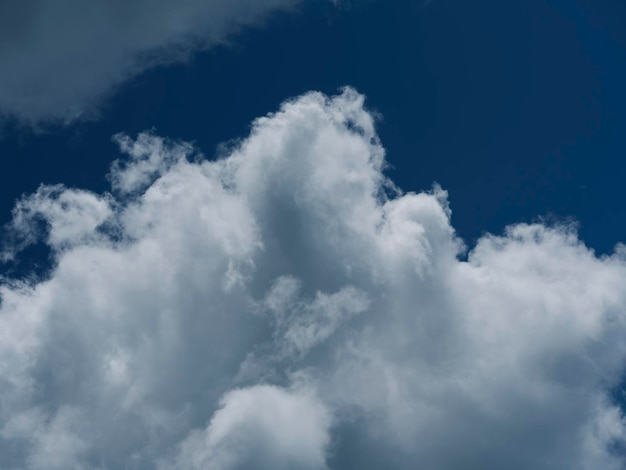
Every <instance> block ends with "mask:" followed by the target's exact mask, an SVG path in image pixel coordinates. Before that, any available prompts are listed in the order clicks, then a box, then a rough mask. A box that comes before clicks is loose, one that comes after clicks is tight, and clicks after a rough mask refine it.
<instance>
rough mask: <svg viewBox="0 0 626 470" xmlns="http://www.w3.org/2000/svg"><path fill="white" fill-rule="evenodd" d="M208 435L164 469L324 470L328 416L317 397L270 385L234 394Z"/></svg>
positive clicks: (196, 437) (191, 439)
mask: <svg viewBox="0 0 626 470" xmlns="http://www.w3.org/2000/svg"><path fill="white" fill-rule="evenodd" d="M221 404H222V408H221V409H220V410H218V411H217V412H216V413H215V415H214V417H213V419H212V420H211V423H210V424H209V426H208V427H207V429H206V430H205V431H201V432H200V431H194V432H193V433H192V434H191V435H190V436H188V437H187V438H186V439H185V440H184V441H183V442H182V444H181V445H180V451H179V454H178V455H177V459H176V461H175V463H174V464H173V465H172V464H170V465H165V466H164V467H163V468H176V469H203V468H212V469H215V470H225V469H233V468H258V469H268V470H269V469H272V470H274V469H276V470H279V469H289V468H302V469H323V468H326V464H325V462H326V455H325V454H326V448H327V446H328V444H329V440H330V438H329V433H328V431H329V428H330V420H331V418H330V414H329V412H328V411H327V410H326V408H325V407H324V405H323V404H322V403H320V402H319V401H318V400H317V399H316V398H315V397H314V396H311V395H309V394H307V393H306V392H303V391H295V392H290V391H287V390H283V389H281V388H278V387H273V386H270V385H257V386H255V387H251V388H246V389H239V390H233V391H231V392H229V393H228V394H227V395H226V396H225V397H224V398H223V399H222V402H221Z"/></svg>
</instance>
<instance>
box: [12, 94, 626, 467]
mask: <svg viewBox="0 0 626 470" xmlns="http://www.w3.org/2000/svg"><path fill="white" fill-rule="evenodd" d="M116 139H117V141H118V142H119V143H120V147H121V149H122V150H123V151H124V153H126V154H127V156H126V157H125V158H124V159H123V160H121V161H120V162H117V163H116V164H115V165H114V166H113V169H112V173H111V175H110V178H111V182H112V193H111V194H103V195H99V194H93V193H90V192H87V191H80V190H76V189H66V188H63V187H61V186H54V187H42V188H40V189H39V191H38V192H37V193H36V194H34V195H32V196H29V197H26V198H25V199H23V200H22V201H21V202H20V203H19V204H18V206H17V208H16V211H15V219H14V223H13V226H12V230H13V231H14V232H15V234H16V235H19V237H18V238H19V239H20V240H22V243H20V244H17V245H14V246H9V247H6V249H5V254H6V258H11V257H12V256H13V257H14V256H18V257H19V253H17V251H18V250H19V249H21V248H24V247H25V246H26V245H27V244H28V243H33V242H35V240H36V239H37V237H41V236H43V238H44V240H45V243H47V244H48V245H49V246H50V247H51V249H52V250H53V252H54V257H55V260H56V267H55V269H54V270H53V271H52V273H51V275H50V276H49V278H48V279H47V280H45V281H43V282H38V283H34V284H33V283H26V282H18V281H15V280H5V281H4V282H3V283H2V286H1V288H0V289H1V290H0V293H1V296H2V304H1V307H0V308H1V310H0V423H2V424H1V429H0V455H1V456H2V460H1V463H0V468H3V469H13V468H27V469H56V468H58V469H83V468H85V469H87V468H102V469H117V468H141V469H143V468H145V469H148V468H155V467H157V468H160V469H161V470H169V469H196V468H198V469H200V468H212V469H247V468H268V469H270V468H271V469H292V468H303V469H324V468H336V469H339V468H364V469H367V468H380V465H381V463H385V465H386V466H387V468H445V469H469V468H472V469H473V468H480V469H501V468H507V469H529V468H532V469H536V470H541V469H545V470H548V469H550V470H552V469H555V468H567V469H579V470H583V469H588V470H595V469H599V468H602V469H618V468H622V463H623V462H622V460H621V457H620V456H619V455H618V453H617V451H618V450H619V449H620V448H623V447H622V446H623V445H624V439H625V437H626V435H625V432H626V428H625V423H624V418H623V416H622V412H621V410H620V409H619V408H618V407H617V406H616V404H615V403H614V402H612V400H611V394H610V393H609V392H610V391H611V389H612V388H613V387H615V386H616V385H617V384H618V383H619V381H620V377H621V374H622V371H623V365H624V359H625V357H626V349H625V343H624V340H623V338H624V335H625V334H626V325H625V307H626V262H625V257H624V250H623V249H618V251H617V252H616V254H614V255H613V256H610V257H602V258H598V257H596V256H595V255H594V253H593V252H592V251H590V250H589V249H587V248H586V247H585V246H584V245H583V244H582V243H581V242H580V241H579V240H578V238H577V235H576V233H575V232H573V231H572V230H571V229H569V228H567V227H546V226H543V225H538V224H537V225H516V226H512V227H509V228H508V229H507V230H506V231H505V232H504V233H503V235H501V236H493V235H488V236H485V237H483V238H482V239H481V240H479V242H478V244H477V246H476V247H475V248H473V249H472V250H471V252H470V253H469V257H468V261H459V258H458V256H457V255H458V254H459V253H460V252H461V251H462V250H463V246H462V243H461V242H460V241H459V240H458V239H457V238H456V237H455V234H454V230H453V228H452V226H451V224H450V210H449V208H448V205H447V194H446V193H445V191H443V190H441V189H440V188H437V187H435V188H434V189H433V190H432V191H429V192H425V193H419V194H414V193H406V194H400V193H398V192H397V190H395V189H394V187H393V184H392V183H391V182H389V181H387V180H386V178H385V176H384V174H383V169H384V150H383V148H382V146H381V144H380V143H379V141H378V138H377V136H376V133H375V129H374V122H373V119H372V117H371V115H370V114H369V113H368V112H367V111H366V110H365V109H364V108H363V97H362V96H360V95H359V94H357V93H356V92H355V91H353V90H350V89H348V90H346V91H344V92H343V94H341V95H340V96H337V97H334V98H327V97H325V96H323V95H321V94H317V93H311V94H307V95H305V96H302V97H300V98H297V99H295V100H292V101H289V102H287V103H285V104H284V105H283V106H282V108H281V109H280V110H279V111H278V112H277V113H275V114H270V115H268V116H266V117H263V118H260V119H258V120H257V121H256V122H255V123H254V125H253V128H252V132H251V134H250V136H249V137H247V138H246V139H245V140H243V141H242V142H241V143H240V144H239V145H238V146H237V148H235V149H231V150H230V151H229V153H228V154H226V155H223V156H222V158H220V159H218V160H216V161H202V160H198V158H197V155H194V150H193V148H192V147H191V146H189V145H187V144H178V143H173V142H169V141H167V140H164V139H162V138H159V137H156V136H153V135H150V134H142V135H140V136H138V137H137V138H136V139H133V138H130V137H127V136H117V137H116ZM42 222H43V223H42ZM42 225H47V227H48V229H47V230H42Z"/></svg>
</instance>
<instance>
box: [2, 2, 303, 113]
mask: <svg viewBox="0 0 626 470" xmlns="http://www.w3.org/2000/svg"><path fill="white" fill-rule="evenodd" d="M297 3H298V0H184V1H180V2H175V3H173V2H170V1H166V0H158V1H152V0H96V1H90V2H83V1H80V0H69V1H64V2H60V3H59V2H47V1H40V0H22V1H19V2H5V1H3V2H0V69H1V70H2V74H0V113H1V114H5V115H9V116H13V117H16V118H18V119H19V120H21V121H23V122H26V123H30V124H36V123H37V122H39V121H42V120H72V119H75V118H77V117H79V116H81V115H83V116H85V115H90V114H93V113H94V111H95V110H96V107H97V106H98V104H100V102H101V101H102V99H103V98H105V97H106V96H107V95H109V94H111V93H112V91H113V89H114V87H115V86H117V85H119V84H120V83H122V82H124V81H125V80H127V79H128V78H130V77H132V76H134V75H136V74H138V73H140V72H142V71H143V70H145V69H147V68H149V67H152V66H155V65H158V64H163V63H168V62H173V61H180V60H183V59H184V58H185V57H186V56H187V55H188V54H189V53H190V52H193V51H195V50H198V49H204V48H207V47H210V46H214V45H216V44H219V43H221V42H223V41H225V40H226V39H227V38H228V36H229V35H230V34H232V33H234V32H236V30H237V29H238V28H240V27H242V26H245V25H250V24H255V23H258V22H259V21H262V20H263V19H264V18H265V17H266V16H267V14H268V13H270V12H272V11H275V10H279V9H285V8H291V7H293V6H295V5H296V4H297Z"/></svg>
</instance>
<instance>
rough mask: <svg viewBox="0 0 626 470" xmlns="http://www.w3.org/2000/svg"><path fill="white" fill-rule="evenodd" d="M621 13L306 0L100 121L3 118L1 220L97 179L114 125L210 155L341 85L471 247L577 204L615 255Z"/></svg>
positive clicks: (592, 241)
mask: <svg viewBox="0 0 626 470" xmlns="http://www.w3.org/2000/svg"><path fill="white" fill-rule="evenodd" d="M624 18H626V12H624V7H623V5H621V4H620V3H619V2H609V1H602V2H589V1H587V2H585V1H579V2H567V1H559V2H552V3H551V4H546V3H545V2H539V1H536V2H535V1H531V2H521V1H519V2H517V1H515V2H507V3H506V4H503V3H502V2H496V1H482V2H477V3H471V4H470V3H467V2H460V1H445V2H430V3H427V4H420V3H419V2H416V1H403V0H400V1H396V2H393V3H392V4H387V3H386V2H385V3H383V2H352V3H348V4H346V5H344V7H343V8H337V7H335V6H333V5H332V4H329V3H328V2H320V1H315V2H309V3H308V4H307V5H305V6H303V7H301V8H300V9H299V11H298V12H296V13H295V14H283V15H279V16H277V17H274V18H272V20H271V21H270V24H268V25H266V26H265V27H262V28H255V29H252V30H247V31H245V32H243V34H241V35H238V36H237V37H236V38H234V39H233V40H232V44H231V45H229V46H225V47H219V48H217V49H213V50H212V51H210V52H201V53H197V54H195V55H194V56H193V58H192V59H191V60H190V61H189V62H188V63H185V64H180V65H173V66H168V67H159V68H157V69H153V70H150V71H148V72H146V73H144V74H142V75H140V76H139V77H136V78H135V79H133V80H132V81H130V82H129V83H125V84H124V85H123V86H122V87H120V88H119V89H116V90H115V95H114V97H113V99H110V100H107V101H105V102H104V103H103V104H102V110H101V115H100V118H99V119H98V120H97V121H95V122H87V123H84V122H77V123H74V124H73V125H71V126H67V127H61V128H58V127H52V128H46V133H45V134H43V135H42V134H33V133H32V132H30V131H29V130H28V129H16V128H15V127H14V126H12V125H10V124H9V125H5V130H4V138H3V141H2V143H1V144H0V145H2V147H1V148H0V152H1V153H2V155H5V156H6V157H5V165H9V166H8V169H7V170H6V171H3V172H2V174H3V181H2V185H1V186H2V203H3V205H2V212H3V214H4V216H3V220H7V219H8V217H9V215H8V214H9V212H10V209H11V207H12V205H13V203H14V200H15V199H16V197H18V196H19V195H20V194H22V193H23V192H29V191H32V190H34V189H35V188H36V186H37V185H38V184H39V183H41V182H42V181H46V182H49V183H53V182H59V181H63V182H66V183H68V184H70V185H78V186H81V187H94V188H103V187H105V186H106V182H105V181H104V180H103V178H102V175H103V174H104V173H106V170H107V168H108V165H109V164H110V162H111V160H112V158H114V156H115V147H114V146H113V145H111V144H108V143H107V141H108V137H109V136H110V135H112V134H113V133H116V132H120V131H125V132H128V133H131V134H132V133H137V132H140V131H142V130H145V129H151V128H154V129H156V130H157V131H158V132H159V133H161V134H163V135H167V136H170V137H172V138H179V139H183V140H191V141H194V142H196V143H197V144H198V146H199V147H200V148H201V149H202V150H203V151H204V152H205V153H206V154H207V155H209V156H210V155H212V154H213V152H214V149H215V147H216V145H217V144H219V143H220V142H223V141H225V140H229V139H232V138H236V137H239V136H240V135H241V134H242V133H244V132H245V130H246V128H247V126H248V125H249V122H250V121H251V120H252V119H253V118H254V117H256V116H258V115H262V114H264V113H266V112H267V110H269V109H273V108H275V107H276V106H277V105H278V104H279V103H280V102H281V101H282V100H283V99H285V98H286V97H288V96H295V95H298V94H300V93H303V92H305V91H308V90H320V91H323V92H325V93H334V92H336V91H337V90H338V88H339V87H341V86H344V85H351V86H354V87H355V88H356V89H357V90H359V91H360V92H362V93H364V94H365V95H366V96H367V97H368V106H370V107H371V108H372V109H374V110H376V111H378V112H380V113H381V115H382V116H383V119H382V120H381V122H380V123H379V133H380V135H381V138H382V139H383V140H384V143H385V147H386V148H387V150H388V154H389V161H390V163H391V164H392V165H393V166H394V168H395V170H392V171H390V175H392V177H393V179H394V180H395V181H396V183H397V184H398V185H399V186H401V187H402V188H404V189H406V190H421V189H425V188H428V187H429V186H430V185H431V184H432V182H433V181H438V182H440V183H441V184H442V185H443V186H444V187H445V188H446V189H448V190H450V192H451V195H452V197H451V202H452V207H453V209H454V224H455V227H456V229H457V230H458V231H459V233H460V234H461V236H463V238H465V239H467V241H468V242H469V243H472V242H473V241H474V240H475V239H476V238H477V237H478V236H479V235H480V234H481V233H483V232H484V231H489V232H495V233H499V232H500V231H501V230H502V229H503V227H504V226H505V225H507V224H510V223H514V222H518V221H533V220H535V219H536V218H537V217H539V216H549V217H551V216H555V217H556V218H561V217H573V218H575V219H576V220H577V221H578V222H579V223H580V224H581V226H580V231H581V236H582V237H583V239H584V240H585V241H586V242H587V243H588V244H589V245H590V246H592V247H594V248H596V249H597V250H599V251H600V252H609V251H611V250H612V248H613V246H614V245H615V243H616V242H618V241H620V240H621V239H622V238H623V237H622V234H623V233H624V226H623V224H622V222H621V220H624V212H623V208H622V204H621V203H620V200H621V199H622V198H623V196H624V194H623V193H622V192H621V191H622V190H621V189H620V186H621V185H620V184H619V181H620V179H621V176H622V175H623V174H624V166H623V163H622V162H623V159H622V158H621V157H622V155H623V154H624V143H623V139H622V138H620V135H621V132H620V131H621V130H622V129H623V127H624V122H625V119H626V111H624V109H626V107H625V106H624V101H625V100H626V97H625V93H624V91H623V86H622V85H621V84H622V83H623V82H624V80H625V79H626V76H625V74H626V69H625V68H624V67H623V63H624V60H625V54H626V53H625V52H624V51H625V49H624V48H625V44H626V37H625V36H626V33H624V32H623V21H624ZM209 113H211V114H210V115H209ZM214 115H217V116H219V119H214V118H213V116H214ZM93 142H98V145H97V146H95V147H96V148H94V145H93ZM86 153H89V155H90V157H89V158H86V157H85V155H86ZM61 162H62V164H61Z"/></svg>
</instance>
